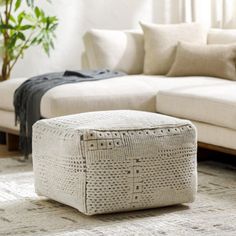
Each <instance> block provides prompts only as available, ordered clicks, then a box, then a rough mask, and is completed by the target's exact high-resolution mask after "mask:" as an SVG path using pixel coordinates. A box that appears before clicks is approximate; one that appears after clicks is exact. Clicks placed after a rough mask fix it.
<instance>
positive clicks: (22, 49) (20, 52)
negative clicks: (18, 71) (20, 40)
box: [9, 31, 35, 73]
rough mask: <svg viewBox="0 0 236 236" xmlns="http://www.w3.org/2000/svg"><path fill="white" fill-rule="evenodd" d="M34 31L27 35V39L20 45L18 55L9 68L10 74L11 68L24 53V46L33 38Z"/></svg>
mask: <svg viewBox="0 0 236 236" xmlns="http://www.w3.org/2000/svg"><path fill="white" fill-rule="evenodd" d="M34 33H35V32H34V31H32V32H31V34H30V35H29V37H28V39H27V40H26V41H25V43H24V44H23V45H22V47H21V49H20V51H19V53H18V55H17V56H16V58H15V60H14V61H13V63H12V64H11V65H10V66H9V73H11V71H12V69H13V67H14V66H15V64H16V62H17V61H18V59H19V58H20V56H21V54H22V52H23V51H24V49H25V46H26V45H27V44H28V43H29V42H30V40H31V38H32V37H33V35H34Z"/></svg>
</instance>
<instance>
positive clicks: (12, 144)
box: [6, 133, 19, 151]
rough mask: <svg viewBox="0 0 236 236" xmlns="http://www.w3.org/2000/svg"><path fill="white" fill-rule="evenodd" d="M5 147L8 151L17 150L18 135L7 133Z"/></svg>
mask: <svg viewBox="0 0 236 236" xmlns="http://www.w3.org/2000/svg"><path fill="white" fill-rule="evenodd" d="M6 141H7V149H8V151H17V150H19V136H18V135H15V134H9V133H8V134H7V135H6Z"/></svg>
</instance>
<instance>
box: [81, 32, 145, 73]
mask: <svg viewBox="0 0 236 236" xmlns="http://www.w3.org/2000/svg"><path fill="white" fill-rule="evenodd" d="M143 41H144V40H143V34H142V32H141V31H140V32H139V31H118V30H117V31H116V30H91V31H89V32H88V33H86V35H85V37H84V43H85V49H86V54H87V58H88V62H89V67H90V68H91V69H101V68H106V69H110V70H118V71H123V72H125V73H127V74H141V73H143V64H144V42H143Z"/></svg>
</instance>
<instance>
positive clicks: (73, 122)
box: [33, 111, 197, 215]
mask: <svg viewBox="0 0 236 236" xmlns="http://www.w3.org/2000/svg"><path fill="white" fill-rule="evenodd" d="M196 152H197V141H196V129H195V127H194V126H193V125H192V124H191V122H189V121H186V120H180V119H176V118H172V117H168V116H163V115H159V114H155V113H147V112H139V111H106V112H91V113H83V114H79V115H73V116H66V117H59V118H54V119H48V120H41V121H39V122H37V123H36V124H35V125H34V127H33V166H34V173H35V188H36V192H37V193H38V194H39V195H43V196H47V197H49V198H52V199H54V200H56V201H59V202H62V203H65V204H67V205H69V206H72V207H74V208H76V209H78V210H79V211H81V212H83V213H85V214H87V215H93V214H101V213H109V212H119V211H128V210H137V209H145V208H153V207H160V206H167V205H174V204H179V203H188V202H192V201H193V200H194V198H195V194H196V190H197V170H196V168H197V167H196Z"/></svg>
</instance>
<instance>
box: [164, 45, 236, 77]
mask: <svg viewBox="0 0 236 236" xmlns="http://www.w3.org/2000/svg"><path fill="white" fill-rule="evenodd" d="M235 62H236V44H230V45H220V44H219V45H217V44H215V45H213V44H212V45H201V44H200V45H199V44H192V43H186V42H180V43H179V44H178V48H177V52H176V57H175V61H174V63H173V65H172V67H171V69H170V71H169V73H168V74H167V76H213V77H220V78H223V79H229V80H236V66H235Z"/></svg>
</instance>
